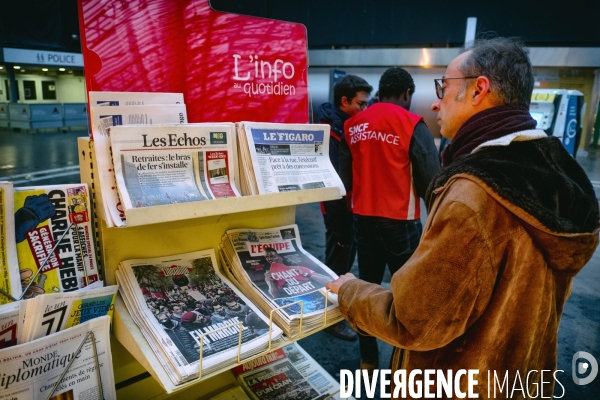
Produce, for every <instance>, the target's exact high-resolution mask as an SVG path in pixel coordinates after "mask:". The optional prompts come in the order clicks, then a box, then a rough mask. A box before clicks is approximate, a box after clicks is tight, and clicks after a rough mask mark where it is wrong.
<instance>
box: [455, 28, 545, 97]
mask: <svg viewBox="0 0 600 400" xmlns="http://www.w3.org/2000/svg"><path fill="white" fill-rule="evenodd" d="M466 51H471V53H470V54H469V56H468V57H467V58H466V59H465V60H464V61H463V62H462V64H461V65H459V66H458V69H459V71H460V72H462V73H463V74H464V75H465V76H480V75H483V76H485V77H487V78H488V79H489V80H490V89H491V90H492V92H493V93H494V94H495V95H496V97H497V98H498V100H499V101H500V102H501V103H502V104H519V105H523V106H525V107H527V108H529V103H530V102H531V92H532V91H533V82H534V78H533V69H532V67H531V61H530V60H529V50H528V49H527V48H525V46H524V44H523V43H522V42H520V41H518V40H517V39H515V38H502V37H498V38H494V39H482V40H476V41H474V42H473V43H472V44H470V45H469V46H467V47H466V48H465V49H464V50H463V52H466ZM468 83H469V82H465V83H464V84H463V85H464V86H463V87H464V88H466V87H467V85H468ZM461 92H462V93H459V95H458V96H457V97H464V92H465V91H464V90H461Z"/></svg>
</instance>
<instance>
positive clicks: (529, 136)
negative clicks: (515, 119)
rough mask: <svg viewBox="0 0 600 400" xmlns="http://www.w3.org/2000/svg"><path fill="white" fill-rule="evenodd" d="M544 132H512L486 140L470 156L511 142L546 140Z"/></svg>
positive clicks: (534, 130)
mask: <svg viewBox="0 0 600 400" xmlns="http://www.w3.org/2000/svg"><path fill="white" fill-rule="evenodd" d="M546 137H548V135H546V132H544V131H543V130H541V129H528V130H526V131H519V132H514V133H511V134H509V135H506V136H502V137H500V138H498V139H494V140H488V141H487V142H485V143H482V144H480V145H479V146H477V147H476V148H475V150H473V151H472V152H471V154H473V153H475V152H477V151H479V150H480V149H481V148H483V147H489V146H508V145H509V144H511V142H525V141H528V140H536V139H542V138H546Z"/></svg>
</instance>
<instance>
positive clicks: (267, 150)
mask: <svg viewBox="0 0 600 400" xmlns="http://www.w3.org/2000/svg"><path fill="white" fill-rule="evenodd" d="M240 126H241V128H243V129H241V130H240V134H245V138H246V139H247V142H248V148H249V150H250V156H251V159H252V165H253V167H254V171H255V175H256V183H257V185H258V190H259V193H260V194H265V193H278V192H289V191H295V190H303V189H316V188H324V187H338V188H339V189H340V194H341V195H342V196H344V195H345V194H346V190H345V189H344V185H343V184H342V181H341V179H340V178H339V176H338V174H337V173H336V171H335V169H334V168H333V165H332V164H331V161H330V159H329V134H330V127H329V125H322V124H302V125H299V124H297V125H295V124H272V123H262V122H261V123H258V122H241V123H240Z"/></svg>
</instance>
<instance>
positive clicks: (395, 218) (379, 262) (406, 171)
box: [340, 67, 440, 370]
mask: <svg viewBox="0 0 600 400" xmlns="http://www.w3.org/2000/svg"><path fill="white" fill-rule="evenodd" d="M414 92H415V83H414V81H413V79H412V76H411V75H410V74H409V73H408V72H407V71H406V70H404V69H402V68H399V67H393V68H389V69H388V70H386V71H385V72H384V73H383V75H382V76H381V79H380V80H379V102H378V103H375V104H373V105H372V106H370V107H369V108H368V109H367V110H365V111H364V112H362V113H360V114H356V115H355V116H353V117H352V118H350V119H348V120H347V121H346V123H345V126H344V130H345V135H344V139H343V140H342V142H341V144H340V176H341V178H342V181H343V182H344V185H345V187H346V190H348V191H350V190H351V191H352V212H353V213H354V227H355V236H356V242H357V246H358V273H359V276H360V279H363V280H365V281H367V282H371V283H376V284H381V281H382V279H383V274H384V272H385V268H386V265H387V267H388V269H389V270H390V273H391V274H394V273H395V272H396V271H397V270H398V269H400V267H401V266H402V265H403V264H404V263H405V262H406V260H408V259H409V258H410V256H411V255H412V253H413V252H414V251H415V249H416V248H417V245H418V244H419V238H420V237H421V232H422V229H423V228H422V226H421V220H420V201H419V197H421V198H424V197H425V193H426V190H427V186H428V185H429V182H431V179H432V178H433V176H434V175H435V174H436V173H437V172H438V170H439V168H440V162H439V156H438V152H437V149H436V148H435V144H434V142H433V136H432V135H431V132H430V131H429V129H428V128H427V125H425V123H424V122H423V118H422V117H421V116H419V115H416V114H413V113H411V112H410V111H408V110H409V109H410V104H411V101H412V96H413V94H414ZM359 342H360V353H361V365H362V368H364V369H369V370H372V369H375V368H377V365H378V363H379V351H378V349H377V341H376V340H375V338H374V337H372V336H364V335H361V336H359Z"/></svg>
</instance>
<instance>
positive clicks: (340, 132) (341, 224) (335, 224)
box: [317, 103, 353, 245]
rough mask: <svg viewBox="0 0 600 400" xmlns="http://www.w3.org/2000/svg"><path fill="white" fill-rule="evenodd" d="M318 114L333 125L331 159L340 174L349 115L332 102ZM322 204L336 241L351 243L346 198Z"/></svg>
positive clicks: (322, 122)
mask: <svg viewBox="0 0 600 400" xmlns="http://www.w3.org/2000/svg"><path fill="white" fill-rule="evenodd" d="M317 116H318V121H319V123H320V124H328V125H329V126H330V127H331V130H330V135H329V159H330V160H331V164H333V168H335V171H336V172H337V173H338V175H339V173H340V150H339V149H340V140H341V139H342V138H343V137H344V122H346V120H347V119H348V118H349V116H348V114H346V113H345V112H343V111H342V110H340V109H339V108H337V107H336V106H334V105H333V104H332V103H323V104H321V107H319V110H318V112H317ZM348 197H350V196H348ZM321 206H322V207H321V211H322V212H323V214H325V215H326V218H327V219H328V222H329V224H328V226H329V229H330V230H331V233H332V234H333V236H334V237H335V241H336V242H338V243H341V244H345V245H348V244H350V242H351V241H352V240H353V239H352V225H351V218H349V216H348V214H349V213H350V214H351V211H350V210H349V207H348V205H347V203H346V198H342V199H339V200H331V201H324V202H322V203H321Z"/></svg>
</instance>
